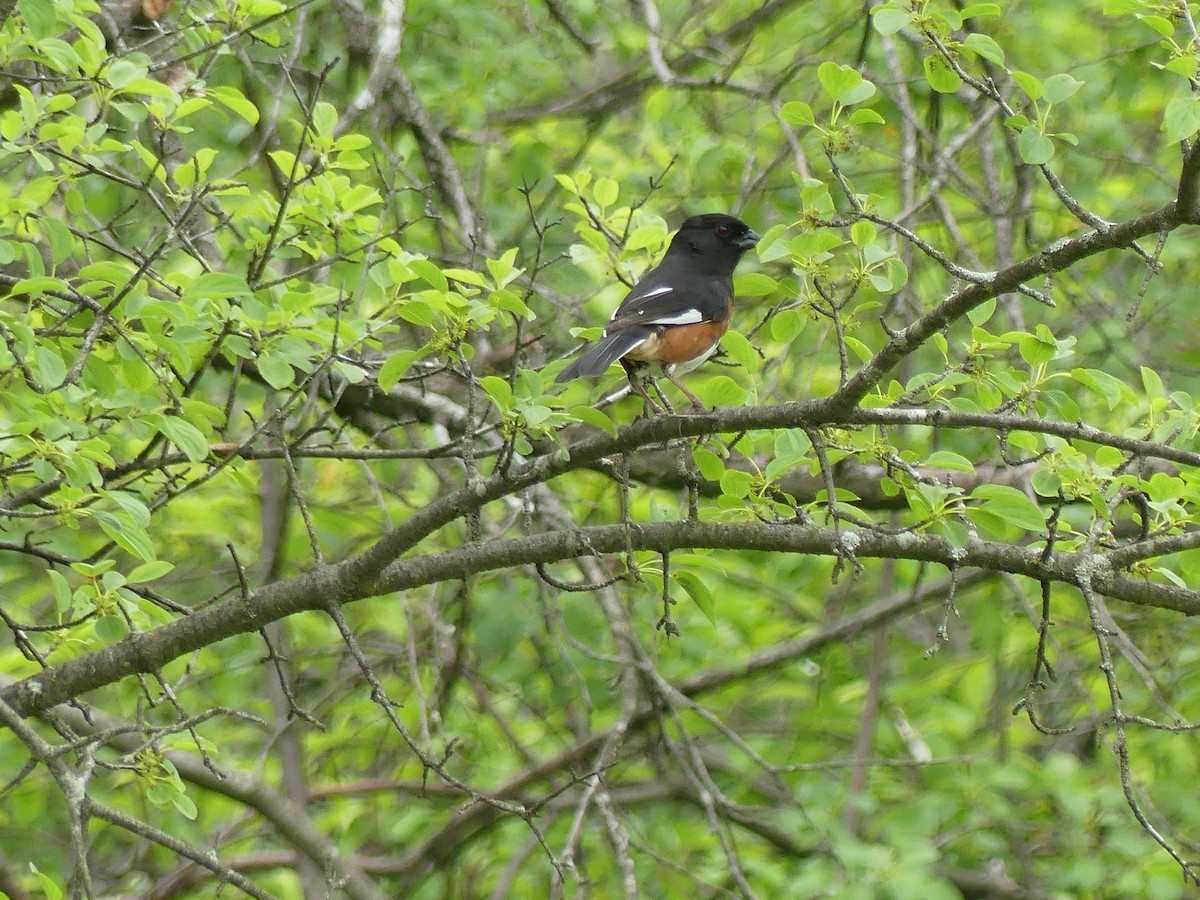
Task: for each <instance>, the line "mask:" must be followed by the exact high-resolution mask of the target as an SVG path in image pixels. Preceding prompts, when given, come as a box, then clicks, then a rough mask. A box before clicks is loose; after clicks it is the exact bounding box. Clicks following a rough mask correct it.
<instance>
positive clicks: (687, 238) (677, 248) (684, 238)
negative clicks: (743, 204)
mask: <svg viewBox="0 0 1200 900" xmlns="http://www.w3.org/2000/svg"><path fill="white" fill-rule="evenodd" d="M757 243H758V235H757V234H755V233H754V232H753V231H752V230H751V229H750V226H749V225H747V224H746V223H745V222H743V221H742V220H741V219H738V218H736V217H734V216H727V215H725V214H724V213H705V214H704V215H702V216H692V217H691V218H690V219H687V220H686V221H685V222H684V223H683V224H682V225H680V226H679V232H678V234H676V235H675V237H674V239H673V240H672V241H671V247H670V249H669V250H668V251H667V252H668V254H671V255H676V254H687V255H688V256H691V257H692V258H693V259H694V260H695V262H696V263H698V264H699V265H700V266H701V268H702V269H703V270H704V271H707V272H713V273H717V274H732V273H733V267H734V266H736V265H737V261H738V260H739V259H740V258H741V256H742V254H743V253H745V252H746V251H747V250H749V249H750V248H751V247H753V246H754V245H755V244H757Z"/></svg>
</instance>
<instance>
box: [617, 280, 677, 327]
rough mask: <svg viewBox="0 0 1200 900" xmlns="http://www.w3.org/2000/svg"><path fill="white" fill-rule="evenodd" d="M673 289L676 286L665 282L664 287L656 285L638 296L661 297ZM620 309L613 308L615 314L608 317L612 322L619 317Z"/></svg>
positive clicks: (646, 297)
mask: <svg viewBox="0 0 1200 900" xmlns="http://www.w3.org/2000/svg"><path fill="white" fill-rule="evenodd" d="M673 290H675V288H673V287H671V286H670V285H669V284H664V285H663V286H662V287H656V288H655V289H654V290H652V291H646V293H644V294H642V296H640V297H638V300H639V301H641V300H649V299H651V298H652V297H661V296H663V294H669V293H671V291H673ZM618 310H620V307H619V306H618V307H617V309H615V310H613V314H612V315H611V316H609V318H608V320H609V321H610V322H611V321H612V320H613V319H615V318H616V317H617V311H618Z"/></svg>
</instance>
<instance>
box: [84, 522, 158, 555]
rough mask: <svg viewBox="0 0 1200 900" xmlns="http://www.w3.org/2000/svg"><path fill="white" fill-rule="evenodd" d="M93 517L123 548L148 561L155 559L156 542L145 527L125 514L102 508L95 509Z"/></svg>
mask: <svg viewBox="0 0 1200 900" xmlns="http://www.w3.org/2000/svg"><path fill="white" fill-rule="evenodd" d="M92 517H93V518H94V519H95V520H96V522H97V523H98V524H99V525H100V527H101V529H103V531H104V533H105V534H107V535H108V536H109V537H110V538H112V540H114V541H116V543H117V545H118V546H119V547H121V549H123V550H125V551H126V552H127V553H131V554H132V555H134V556H136V557H138V558H139V559H144V560H146V561H147V562H149V561H150V560H152V559H154V556H155V554H154V544H153V543H152V542H151V540H150V536H149V535H148V534H146V531H145V529H144V528H139V527H138V526H137V525H135V524H134V523H133V522H131V521H129V519H128V518H127V517H125V516H121V515H116V514H114V513H110V512H107V511H105V510H102V509H98V510H94V511H93V512H92Z"/></svg>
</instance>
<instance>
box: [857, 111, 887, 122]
mask: <svg viewBox="0 0 1200 900" xmlns="http://www.w3.org/2000/svg"><path fill="white" fill-rule="evenodd" d="M885 121H886V119H884V118H883V116H881V115H880V114H879V113H877V112H875V110H873V109H856V110H855V111H854V112H852V113H851V114H850V124H851V125H882V124H884V122H885Z"/></svg>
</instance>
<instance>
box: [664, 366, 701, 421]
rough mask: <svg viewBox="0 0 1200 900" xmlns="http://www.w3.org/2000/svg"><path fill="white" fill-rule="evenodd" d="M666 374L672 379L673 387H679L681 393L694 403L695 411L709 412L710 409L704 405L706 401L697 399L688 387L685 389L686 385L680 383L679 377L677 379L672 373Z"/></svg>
mask: <svg viewBox="0 0 1200 900" xmlns="http://www.w3.org/2000/svg"><path fill="white" fill-rule="evenodd" d="M664 374H665V375H666V376H667V377H668V378H670V379H671V383H672V384H673V385H675V387H677V388H679V389H680V390H681V391H683V393H684V394H686V395H687V398H688V399H689V400H691V401H692V408H693V409H695V410H696V411H697V412H708V407H707V406H705V405H704V401H703V400H701V399H700V398H699V397H697V396H696V395H695V394H693V393H692V392H691V391H689V390H688V389H687V388H686V387H684V384H683V382H682V381H680V380H679V379H678V378H677V377H675V375H673V374H671V373H670V372H666V373H664Z"/></svg>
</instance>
